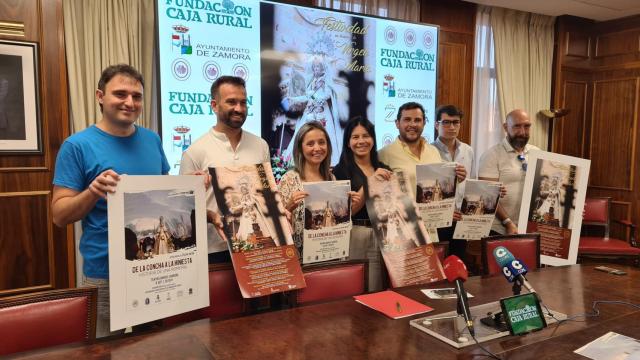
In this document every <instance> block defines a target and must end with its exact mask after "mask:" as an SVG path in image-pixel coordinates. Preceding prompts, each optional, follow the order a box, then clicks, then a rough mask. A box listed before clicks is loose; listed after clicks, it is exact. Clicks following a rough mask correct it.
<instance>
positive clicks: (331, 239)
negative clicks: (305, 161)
mask: <svg viewBox="0 0 640 360" xmlns="http://www.w3.org/2000/svg"><path fill="white" fill-rule="evenodd" d="M303 186H304V191H306V192H307V193H308V194H309V195H308V196H307V197H306V198H305V199H304V231H303V232H302V236H303V240H302V241H303V242H302V263H303V264H310V263H315V262H319V261H327V260H335V259H341V258H346V257H348V256H349V239H350V237H351V203H350V201H349V192H350V191H351V185H350V181H349V180H342V181H319V182H310V183H304V184H303Z"/></svg>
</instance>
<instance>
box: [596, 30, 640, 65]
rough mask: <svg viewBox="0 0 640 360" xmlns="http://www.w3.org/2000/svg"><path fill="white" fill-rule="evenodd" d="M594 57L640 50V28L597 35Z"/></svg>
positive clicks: (633, 52)
mask: <svg viewBox="0 0 640 360" xmlns="http://www.w3.org/2000/svg"><path fill="white" fill-rule="evenodd" d="M595 42H596V50H595V57H596V58H600V57H607V56H616V55H625V54H635V53H639V52H640V29H635V30H628V31H622V32H614V33H608V34H602V35H597V36H596V38H595Z"/></svg>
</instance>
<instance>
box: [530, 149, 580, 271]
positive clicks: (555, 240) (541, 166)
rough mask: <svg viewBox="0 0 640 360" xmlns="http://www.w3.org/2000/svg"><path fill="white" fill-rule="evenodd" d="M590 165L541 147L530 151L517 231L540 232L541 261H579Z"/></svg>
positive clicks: (556, 263) (545, 262)
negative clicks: (541, 149)
mask: <svg viewBox="0 0 640 360" xmlns="http://www.w3.org/2000/svg"><path fill="white" fill-rule="evenodd" d="M590 166H591V161H590V160H587V159H580V158H575V157H571V156H566V155H560V154H555V153H550V152H546V151H540V150H536V151H532V152H531V153H530V154H529V166H528V168H527V174H526V177H525V179H524V189H523V193H522V205H521V207H520V218H519V219H520V220H519V223H518V232H522V233H525V232H526V233H531V232H537V233H540V262H541V263H542V264H546V265H553V266H563V265H571V264H575V263H576V260H577V258H578V245H579V243H580V228H581V226H582V209H583V208H584V199H585V197H586V195H587V182H588V180H589V168H590Z"/></svg>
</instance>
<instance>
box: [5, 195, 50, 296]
mask: <svg viewBox="0 0 640 360" xmlns="http://www.w3.org/2000/svg"><path fill="white" fill-rule="evenodd" d="M0 201H2V203H3V206H0V229H2V233H3V237H4V241H2V242H0V264H2V271H0V295H9V294H14V293H19V292H25V291H28V290H35V289H37V290H43V289H50V288H53V287H54V276H53V274H54V271H55V261H54V254H53V238H52V226H53V224H52V222H51V216H50V213H49V203H50V201H51V196H50V192H49V191H32V192H25V193H3V194H0Z"/></svg>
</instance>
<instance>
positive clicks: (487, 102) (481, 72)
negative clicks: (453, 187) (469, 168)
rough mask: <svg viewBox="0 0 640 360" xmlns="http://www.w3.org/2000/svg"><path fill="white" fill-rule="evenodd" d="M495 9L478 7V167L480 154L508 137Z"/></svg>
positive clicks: (474, 140)
mask: <svg viewBox="0 0 640 360" xmlns="http://www.w3.org/2000/svg"><path fill="white" fill-rule="evenodd" d="M490 13H491V8H490V7H487V6H482V5H480V6H478V9H477V12H476V39H475V49H476V50H475V60H474V72H473V79H474V80H473V107H472V109H471V113H472V115H473V116H472V118H473V122H472V124H471V146H472V147H473V150H474V152H475V154H476V157H475V168H476V169H477V168H478V162H479V160H480V156H481V155H482V154H483V153H484V152H485V151H486V150H488V149H489V148H490V147H492V146H493V145H495V144H497V143H499V142H500V141H501V140H502V137H503V136H504V134H503V131H502V122H503V121H504V120H503V119H504V117H503V116H501V114H500V104H499V99H498V92H497V85H498V83H497V80H496V63H495V56H494V41H493V32H492V31H491V19H490Z"/></svg>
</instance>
